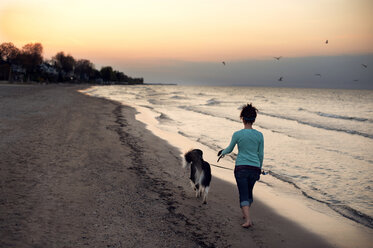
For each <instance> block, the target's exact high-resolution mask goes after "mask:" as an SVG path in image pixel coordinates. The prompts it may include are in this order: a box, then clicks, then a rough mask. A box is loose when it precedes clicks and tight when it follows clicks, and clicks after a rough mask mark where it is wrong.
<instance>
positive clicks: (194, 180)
mask: <svg viewBox="0 0 373 248" xmlns="http://www.w3.org/2000/svg"><path fill="white" fill-rule="evenodd" d="M202 156H203V152H202V151H201V150H200V149H193V150H190V151H189V152H187V153H185V154H184V159H185V161H184V164H183V167H184V168H185V167H186V166H188V167H189V166H190V178H189V179H190V183H191V185H192V188H193V189H194V190H195V192H196V197H197V198H198V197H201V196H202V199H203V204H207V195H208V193H209V189H210V182H211V167H210V164H209V163H207V162H206V161H204V160H203V157H202Z"/></svg>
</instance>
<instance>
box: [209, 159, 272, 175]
mask: <svg viewBox="0 0 373 248" xmlns="http://www.w3.org/2000/svg"><path fill="white" fill-rule="evenodd" d="M223 157H224V155H223V156H220V157H219V159H218V161H217V162H219V160H220V159H221V158H223ZM210 165H212V166H214V167H218V168H221V169H225V170H230V171H233V169H232V168H227V167H224V166H220V165H217V164H210ZM268 173H269V171H264V170H262V172H261V174H262V175H267V174H268Z"/></svg>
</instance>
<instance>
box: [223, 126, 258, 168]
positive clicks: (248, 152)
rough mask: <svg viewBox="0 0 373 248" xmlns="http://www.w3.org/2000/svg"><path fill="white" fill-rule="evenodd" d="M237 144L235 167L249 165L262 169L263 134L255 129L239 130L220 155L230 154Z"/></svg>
mask: <svg viewBox="0 0 373 248" xmlns="http://www.w3.org/2000/svg"><path fill="white" fill-rule="evenodd" d="M236 144H237V148H238V155H237V159H236V166H238V165H251V166H256V167H259V168H262V165H263V157H264V138H263V134H262V133H261V132H259V131H257V130H255V129H241V130H239V131H237V132H235V133H234V134H233V136H232V140H231V143H230V144H229V146H228V147H227V148H225V149H224V150H223V152H222V155H225V154H228V153H231V152H232V151H233V148H234V147H235V145H236Z"/></svg>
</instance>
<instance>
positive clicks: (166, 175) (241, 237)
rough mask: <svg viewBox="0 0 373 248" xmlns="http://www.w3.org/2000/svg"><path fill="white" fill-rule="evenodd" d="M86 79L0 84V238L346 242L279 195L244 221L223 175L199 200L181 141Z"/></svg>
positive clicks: (53, 242)
mask: <svg viewBox="0 0 373 248" xmlns="http://www.w3.org/2000/svg"><path fill="white" fill-rule="evenodd" d="M84 88H86V87H84V86H72V85H53V86H48V85H46V86H38V85H0V120H1V122H0V134H1V140H0V185H1V191H0V192H1V197H0V199H1V200H0V237H1V240H0V247H338V246H337V245H335V244H334V243H333V242H330V240H327V239H324V238H321V237H320V236H317V235H315V234H314V233H311V232H310V231H308V230H306V229H305V228H303V227H302V226H300V225H298V224H296V223H295V222H294V221H292V220H291V219H289V218H285V217H283V216H280V215H279V214H277V213H276V212H275V211H273V208H275V207H274V206H273V205H275V204H276V202H273V203H272V204H273V205H272V206H268V205H267V204H265V203H264V202H262V201H260V200H255V202H254V204H253V206H252V208H251V210H252V215H253V221H254V226H253V227H252V228H249V229H243V228H241V226H240V224H241V222H242V219H241V212H240V209H239V207H238V192H237V189H236V186H235V185H234V184H231V183H227V182H226V181H223V180H221V179H219V178H216V177H213V180H212V184H211V189H210V193H209V199H208V204H207V205H203V204H201V200H200V199H196V198H195V197H194V192H193V191H192V189H191V187H190V184H189V181H188V176H189V171H187V170H185V169H182V168H181V164H182V154H181V153H180V151H179V150H178V149H176V148H175V147H173V146H171V145H170V144H169V143H168V142H167V141H165V140H162V139H160V138H159V137H157V136H155V135H154V134H152V132H151V131H149V130H148V129H146V127H145V125H144V124H143V123H141V122H139V121H138V120H136V118H135V114H136V110H135V109H134V108H132V107H129V106H126V105H122V104H120V103H118V102H115V101H109V100H105V99H102V98H95V97H90V96H87V95H84V94H82V93H79V92H78V90H82V89H84ZM213 176H214V175H213ZM254 197H255V191H254Z"/></svg>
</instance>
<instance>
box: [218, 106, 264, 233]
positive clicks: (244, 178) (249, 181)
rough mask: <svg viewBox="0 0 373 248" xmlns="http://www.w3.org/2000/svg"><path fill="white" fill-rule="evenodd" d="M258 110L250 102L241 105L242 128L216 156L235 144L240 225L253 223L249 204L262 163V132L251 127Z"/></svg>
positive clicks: (230, 149)
mask: <svg viewBox="0 0 373 248" xmlns="http://www.w3.org/2000/svg"><path fill="white" fill-rule="evenodd" d="M257 112H258V110H257V109H256V108H255V107H254V106H252V105H251V103H250V104H246V105H245V106H243V107H242V111H241V114H240V118H241V120H242V123H243V125H244V129H241V130H239V131H237V132H235V133H234V134H233V136H232V140H231V143H230V144H229V146H228V147H227V148H225V149H224V150H221V151H219V153H218V156H220V157H223V156H224V155H226V154H228V153H231V152H232V150H233V148H234V147H235V145H236V144H237V147H238V155H237V158H236V166H235V169H234V177H235V178H236V182H237V187H238V192H239V196H240V207H241V210H242V214H243V217H244V219H245V223H243V224H242V227H245V228H248V227H250V226H252V225H253V223H252V221H251V219H250V211H249V210H250V206H251V204H252V202H253V187H254V184H255V182H256V181H257V180H259V178H260V173H261V168H262V165H263V150H264V139H263V134H262V133H261V132H259V131H257V130H255V129H253V123H254V122H255V119H256V115H257Z"/></svg>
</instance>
